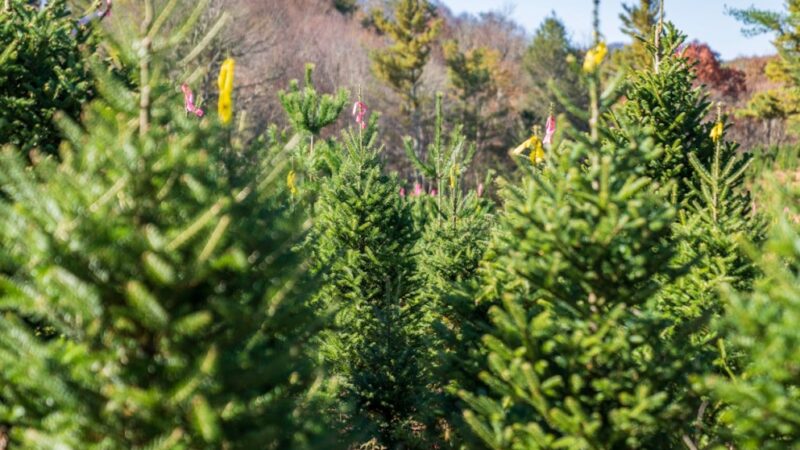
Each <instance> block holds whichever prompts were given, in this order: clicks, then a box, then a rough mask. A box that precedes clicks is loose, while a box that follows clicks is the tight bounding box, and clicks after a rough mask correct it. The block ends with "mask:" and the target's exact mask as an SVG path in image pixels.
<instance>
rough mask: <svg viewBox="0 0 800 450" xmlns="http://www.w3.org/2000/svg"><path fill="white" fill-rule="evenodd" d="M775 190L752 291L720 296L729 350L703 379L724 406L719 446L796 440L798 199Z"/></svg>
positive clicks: (799, 400) (751, 448)
mask: <svg viewBox="0 0 800 450" xmlns="http://www.w3.org/2000/svg"><path fill="white" fill-rule="evenodd" d="M775 191H777V193H778V194H777V195H775V196H774V197H773V198H771V199H770V200H769V201H768V202H767V204H766V205H765V206H766V207H767V208H768V209H769V210H770V212H771V213H772V216H773V220H774V221H775V223H774V224H773V226H772V228H771V230H770V231H769V238H768V240H767V241H766V243H765V244H764V246H763V252H762V253H761V254H760V255H759V256H758V258H757V265H758V268H759V270H760V271H761V272H762V273H763V274H764V277H763V278H762V279H760V280H758V281H757V282H756V283H755V288H754V290H753V291H752V292H747V291H745V292H737V291H734V290H729V291H727V294H726V295H725V300H726V302H727V305H728V307H727V311H726V312H727V314H726V318H725V320H724V323H723V324H724V327H723V329H722V330H723V333H724V336H725V338H726V341H727V342H728V343H729V345H730V346H732V347H733V348H734V349H735V352H733V354H732V355H730V356H729V357H727V358H726V359H725V360H726V362H727V364H726V367H728V371H727V373H724V374H718V375H715V376H713V377H711V378H710V379H709V380H708V381H709V382H708V386H709V387H710V388H711V389H712V391H713V392H714V394H715V396H714V397H715V398H714V400H717V401H720V402H722V403H723V404H725V405H726V408H725V410H724V411H723V413H722V414H721V421H722V423H723V424H725V425H727V427H728V432H729V434H727V435H725V436H724V437H726V438H727V439H724V440H723V442H722V443H721V445H720V447H723V445H724V446H725V447H727V448H730V447H735V448H739V449H743V450H756V449H758V450H778V449H787V448H797V447H798V446H799V445H800V432H799V431H798V430H800V421H799V420H798V417H797V415H796V414H795V411H796V410H797V408H798V405H800V396H799V393H800V389H799V387H800V377H798V374H797V361H798V358H800V354H798V349H800V347H798V345H797V344H796V343H797V342H798V339H800V335H799V334H798V333H799V331H798V327H797V323H798V320H800V307H799V306H798V305H800V288H799V287H800V280H799V279H798V273H800V251H798V249H800V247H798V245H797V243H798V242H800V234H799V233H798V227H797V217H798V215H797V214H798V210H797V208H796V206H795V205H797V198H798V197H797V192H796V191H795V190H794V189H792V188H789V189H787V188H786V186H780V187H778V188H777V189H775ZM723 357H726V355H723ZM737 367H738V368H739V369H740V371H736V370H735V369H736V368H737ZM737 372H739V373H737Z"/></svg>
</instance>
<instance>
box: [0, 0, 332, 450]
mask: <svg viewBox="0 0 800 450" xmlns="http://www.w3.org/2000/svg"><path fill="white" fill-rule="evenodd" d="M201 7H202V5H199V6H198V8H201ZM167 10H168V8H166V7H165V9H163V10H154V9H153V8H152V4H151V3H150V2H149V1H148V2H147V3H146V14H145V22H144V26H143V27H142V28H141V30H142V31H141V33H142V34H143V35H147V36H152V37H154V38H155V39H154V40H153V41H152V42H154V43H155V44H156V45H155V46H154V47H148V46H146V45H145V47H144V48H140V51H137V52H133V51H131V50H132V49H130V48H128V49H119V52H118V53H117V54H118V55H121V57H123V58H125V57H134V58H136V59H130V60H126V61H125V63H126V65H128V66H130V67H138V68H139V69H140V73H139V74H138V76H137V80H138V83H139V84H136V85H135V86H134V89H130V88H128V87H126V86H125V85H124V84H123V83H120V82H118V81H115V80H114V79H113V78H105V77H104V78H102V79H101V83H103V86H102V88H101V89H99V91H100V92H101V93H102V95H101V96H100V98H98V99H97V100H96V101H94V102H92V103H91V104H90V105H88V108H87V111H86V115H85V121H84V122H83V123H82V124H77V123H75V122H73V121H71V120H69V119H68V118H67V117H66V116H64V117H63V118H62V119H61V120H60V125H61V129H62V131H63V132H64V134H65V135H66V136H68V138H69V139H68V141H67V143H66V144H65V145H64V146H63V147H62V149H63V152H62V153H61V162H56V161H55V160H54V159H53V158H47V159H42V160H38V161H35V164H34V166H33V168H32V169H30V170H28V169H26V167H25V161H24V160H23V158H22V157H21V156H20V155H19V154H18V153H16V152H14V151H11V150H9V149H6V150H4V151H3V152H2V155H0V187H1V189H2V195H1V196H0V243H1V245H0V254H1V255H2V258H0V259H3V260H8V261H12V262H13V264H12V267H13V268H14V269H13V270H12V271H11V273H7V274H5V275H2V276H0V310H1V311H2V314H1V315H0V364H2V366H3V370H2V371H0V384H2V389H1V390H2V392H1V393H0V423H2V424H3V426H4V427H6V428H7V429H8V437H9V438H10V444H9V447H10V448H31V449H54V448H59V449H76V450H77V449H121V448H152V449H159V448H163V449H177V448H230V449H252V448H308V447H312V446H315V444H316V443H319V444H320V445H322V446H323V447H324V448H330V446H331V445H333V444H331V443H327V442H320V441H319V439H320V438H321V437H323V436H324V434H323V435H320V434H319V431H320V429H319V427H320V426H321V423H322V422H321V421H320V420H318V419H319V417H320V416H319V415H317V413H316V412H315V408H314V407H313V398H312V396H311V395H310V391H309V389H310V388H311V386H312V385H314V383H316V382H317V381H318V379H319V374H318V373H317V371H316V369H315V368H314V366H313V365H312V364H311V361H310V359H309V357H308V356H307V353H308V352H309V351H310V349H309V348H308V346H307V344H308V341H309V340H310V337H311V335H312V334H314V333H316V332H317V330H318V328H319V327H318V324H317V323H318V319H317V318H316V315H315V314H313V312H312V311H311V310H309V308H308V306H307V297H308V296H309V295H310V294H311V293H313V292H314V291H313V289H311V287H312V283H310V278H309V277H308V276H307V275H306V272H307V271H306V270H305V269H304V266H303V264H302V262H301V261H299V260H298V255H297V254H295V253H293V252H291V251H290V246H291V243H292V242H296V241H297V240H298V238H299V237H301V236H302V234H303V231H304V230H303V226H302V223H303V218H302V217H300V216H298V215H297V214H293V213H290V212H287V210H286V208H285V207H284V206H283V205H284V204H285V203H286V189H285V187H284V185H283V179H284V176H285V173H286V170H287V167H286V163H285V155H284V154H282V153H283V151H281V149H282V147H277V148H275V149H249V150H250V151H260V152H262V153H261V155H260V158H259V160H260V161H261V162H260V163H259V164H242V163H241V160H240V159H239V158H236V157H232V156H231V154H238V153H246V152H247V151H246V149H241V148H236V147H235V146H233V144H231V140H230V138H229V136H230V133H231V131H230V130H226V129H225V128H224V127H223V126H222V125H221V124H220V122H219V121H218V120H217V119H216V117H214V116H213V115H209V116H210V117H209V116H207V117H209V118H207V119H202V121H201V119H199V118H198V117H197V116H196V115H194V114H191V115H187V114H186V112H185V107H184V102H183V101H182V99H181V98H180V97H179V95H180V94H179V92H180V91H179V89H178V88H179V86H176V85H175V84H174V83H173V82H172V81H171V80H167V79H165V78H164V77H162V76H159V74H164V73H166V72H167V70H166V69H167V68H168V67H169V64H170V62H169V61H166V60H165V59H164V58H163V55H164V53H162V52H164V51H167V50H168V46H165V45H162V44H165V43H166V42H169V41H170V39H171V38H172V36H167V37H161V36H160V35H159V29H158V28H159V24H163V23H164V19H166V16H165V14H166V11H167ZM159 12H160V14H158V15H157V14H156V13H159ZM195 12H196V11H195ZM192 17H196V15H195V14H192ZM118 24H120V26H121V27H123V26H127V25H129V24H127V23H125V22H118ZM187 24H188V25H187V26H191V19H190V20H189V22H187ZM137 25H138V24H137ZM137 28H138V26H137ZM105 42H106V43H107V44H108V45H114V44H113V43H114V42H117V43H118V42H121V41H120V40H119V39H116V38H109V39H108V40H106V41H105ZM141 42H145V43H147V42H148V40H147V39H144V40H143V41H141ZM137 55H138V56H137Z"/></svg>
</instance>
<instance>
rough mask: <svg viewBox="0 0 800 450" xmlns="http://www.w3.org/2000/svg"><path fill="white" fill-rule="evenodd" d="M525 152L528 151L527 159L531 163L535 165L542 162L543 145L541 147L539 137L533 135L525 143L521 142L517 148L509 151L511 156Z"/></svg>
mask: <svg viewBox="0 0 800 450" xmlns="http://www.w3.org/2000/svg"><path fill="white" fill-rule="evenodd" d="M525 150H530V151H531V152H530V154H529V155H528V157H529V158H530V159H531V162H532V163H534V164H536V163H538V162H541V161H544V145H542V140H541V139H539V136H536V135H535V134H534V135H533V136H531V137H530V139H528V140H527V141H525V142H523V143H522V144H520V145H519V147H517V148H515V149H514V150H512V151H511V153H512V154H513V155H521V154H522V152H524V151H525Z"/></svg>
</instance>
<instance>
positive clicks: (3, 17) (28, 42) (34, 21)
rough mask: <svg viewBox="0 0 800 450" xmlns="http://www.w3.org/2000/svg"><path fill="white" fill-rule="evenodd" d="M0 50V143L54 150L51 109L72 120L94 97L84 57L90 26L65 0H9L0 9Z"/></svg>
mask: <svg viewBox="0 0 800 450" xmlns="http://www.w3.org/2000/svg"><path fill="white" fill-rule="evenodd" d="M0 49H2V50H0V145H3V144H11V145H14V146H15V147H17V148H18V149H19V150H20V151H22V152H28V151H30V150H33V149H37V150H38V151H40V152H41V153H45V154H51V155H54V154H56V153H57V150H58V144H59V142H60V141H61V135H60V133H59V129H58V127H56V126H55V122H54V121H53V116H54V114H55V113H56V112H59V111H60V112H62V113H64V114H67V115H68V116H69V117H72V118H73V119H76V118H77V117H78V115H79V114H80V112H81V107H82V105H83V104H84V103H85V102H87V101H88V100H89V99H90V98H91V97H92V92H93V86H92V84H93V80H92V75H91V72H90V70H89V64H87V62H86V59H85V58H84V53H87V54H88V53H91V52H92V51H93V50H94V44H93V43H92V39H91V28H88V27H87V26H81V25H79V23H78V21H77V20H76V19H74V18H73V17H72V16H71V14H70V12H69V11H68V9H67V3H66V0H54V1H52V2H50V3H49V4H46V5H45V6H40V5H32V4H31V2H29V1H27V0H13V1H7V2H6V6H5V7H4V8H0Z"/></svg>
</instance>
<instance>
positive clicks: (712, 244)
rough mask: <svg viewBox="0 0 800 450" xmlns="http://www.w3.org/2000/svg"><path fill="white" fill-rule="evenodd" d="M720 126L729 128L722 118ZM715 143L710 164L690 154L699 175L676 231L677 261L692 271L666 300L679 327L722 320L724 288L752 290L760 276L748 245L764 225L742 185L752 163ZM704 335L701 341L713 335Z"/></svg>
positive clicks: (725, 144) (733, 147) (757, 239)
mask: <svg viewBox="0 0 800 450" xmlns="http://www.w3.org/2000/svg"><path fill="white" fill-rule="evenodd" d="M715 127H716V129H717V130H720V129H722V128H723V127H724V125H723V121H722V116H721V114H720V116H719V118H718V121H717V122H716V125H715ZM713 140H714V141H716V142H714V146H715V151H714V157H713V159H712V160H711V163H710V165H708V166H706V165H703V163H701V162H700V160H699V158H698V157H697V155H696V154H695V153H689V162H690V164H691V167H692V169H693V170H694V171H695V174H696V175H695V176H694V177H693V180H692V181H691V182H690V183H689V187H690V189H691V191H690V193H689V196H688V197H689V198H690V200H689V201H688V202H687V203H688V204H687V205H686V207H685V210H684V211H682V213H681V214H680V219H679V220H678V222H677V223H676V225H675V229H674V232H675V235H676V236H678V237H679V238H680V240H679V242H681V246H680V249H679V252H678V256H677V258H676V260H675V262H674V263H675V264H676V265H677V266H690V267H691V268H690V270H689V273H688V274H687V275H686V276H684V277H682V278H681V279H679V280H678V281H677V282H676V283H675V284H674V285H672V286H669V287H668V288H667V289H666V293H665V296H664V299H663V302H664V303H663V305H662V308H663V309H664V311H665V312H667V314H668V316H669V317H670V318H671V319H672V320H674V321H675V322H676V324H678V325H681V324H683V323H685V322H690V321H694V320H697V319H699V318H701V317H703V316H704V315H710V316H711V317H714V318H718V317H719V316H720V314H721V313H722V311H723V308H724V300H723V299H721V298H720V296H719V293H720V289H721V288H722V287H723V286H726V285H727V286H732V287H733V288H735V289H737V290H739V291H749V290H750V289H751V286H752V283H753V281H754V280H755V278H756V276H757V275H758V272H757V270H756V268H755V267H754V265H753V261H752V260H751V257H750V255H747V254H746V252H745V249H744V247H743V244H744V243H745V242H751V243H760V241H761V240H762V239H763V224H762V221H761V220H760V218H759V217H758V216H756V215H754V213H753V212H752V210H751V204H752V201H751V199H750V196H749V194H748V192H747V190H746V189H745V188H744V186H743V185H744V178H745V172H746V171H747V169H748V167H749V164H750V159H749V157H746V156H745V157H741V156H739V155H738V154H737V146H736V145H735V144H733V143H730V142H725V141H724V140H723V136H722V135H719V136H717V137H716V138H715V139H713ZM704 322H706V321H704ZM700 331H701V336H702V339H701V341H707V340H708V339H709V337H710V336H711V337H713V336H714V335H713V334H711V335H710V336H709V335H707V333H706V332H705V331H707V330H702V329H701V330H700ZM698 337H700V336H698ZM699 343H701V342H698V344H699Z"/></svg>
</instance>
